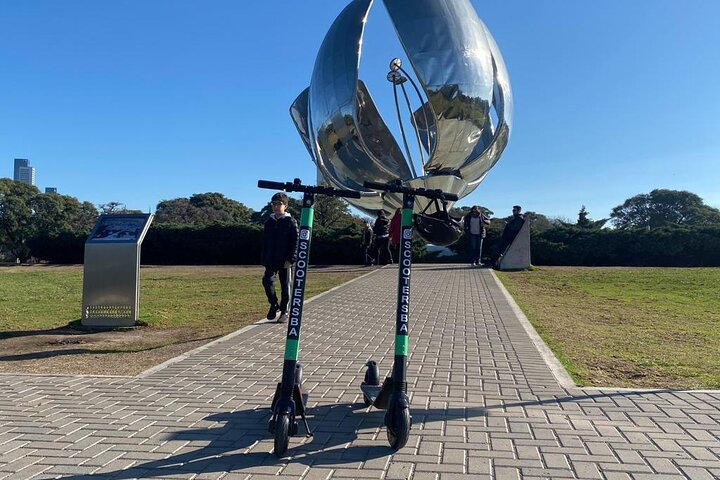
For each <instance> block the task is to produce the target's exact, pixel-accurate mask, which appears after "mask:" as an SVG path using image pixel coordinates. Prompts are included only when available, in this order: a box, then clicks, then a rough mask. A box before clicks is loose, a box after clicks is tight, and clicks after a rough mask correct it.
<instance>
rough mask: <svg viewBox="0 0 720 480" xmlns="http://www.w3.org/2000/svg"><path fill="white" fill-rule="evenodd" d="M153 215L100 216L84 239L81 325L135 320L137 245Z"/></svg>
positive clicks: (112, 324)
mask: <svg viewBox="0 0 720 480" xmlns="http://www.w3.org/2000/svg"><path fill="white" fill-rule="evenodd" d="M152 219H153V216H152V215H150V214H137V215H135V214H133V215H101V216H100V217H99V218H98V221H97V223H96V224H95V228H93V231H92V232H91V233H90V236H89V237H88V239H87V241H86V242H85V268H84V276H83V305H82V315H81V319H82V324H83V325H86V326H95V327H129V326H133V325H135V322H137V319H138V311H139V310H138V305H139V293H140V289H139V279H140V246H141V244H142V241H143V239H144V238H145V234H146V233H147V230H148V228H149V227H150V223H151V222H152Z"/></svg>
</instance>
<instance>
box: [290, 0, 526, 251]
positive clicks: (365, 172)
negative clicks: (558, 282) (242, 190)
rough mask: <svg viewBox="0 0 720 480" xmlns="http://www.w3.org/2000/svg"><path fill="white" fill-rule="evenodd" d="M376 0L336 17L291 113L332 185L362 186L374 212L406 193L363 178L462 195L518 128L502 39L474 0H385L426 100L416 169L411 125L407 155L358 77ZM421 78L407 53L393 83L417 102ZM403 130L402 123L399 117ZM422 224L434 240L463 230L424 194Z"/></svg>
mask: <svg viewBox="0 0 720 480" xmlns="http://www.w3.org/2000/svg"><path fill="white" fill-rule="evenodd" d="M372 3H373V0H352V1H351V2H350V3H349V4H348V5H347V6H346V7H345V9H344V10H343V11H342V12H341V13H340V15H339V16H338V17H337V18H336V19H335V21H334V23H333V24H332V26H331V27H330V30H329V31H328V32H327V34H326V36H325V40H324V41H323V43H322V46H321V47H320V50H319V52H318V55H317V59H316V61H315V67H314V70H313V74H312V79H311V81H310V86H309V87H308V88H306V89H305V90H304V91H303V92H302V93H301V94H300V95H299V96H298V97H297V99H296V100H295V102H293V104H292V106H291V108H290V114H291V116H292V119H293V121H294V123H295V126H296V127H297V129H298V132H299V133H300V136H301V137H302V139H303V141H304V143H305V145H306V147H307V149H308V152H309V153H310V156H311V157H312V159H313V161H314V162H315V164H316V165H317V167H318V170H319V172H320V174H321V175H322V177H323V179H324V181H325V182H327V183H328V184H329V185H330V186H334V187H337V188H343V189H347V188H349V189H354V190H359V191H361V192H362V197H361V198H360V199H349V200H348V201H350V202H351V204H352V205H354V206H355V207H357V208H358V209H360V210H362V211H364V212H366V213H369V214H373V213H375V212H377V211H378V210H381V209H382V210H385V211H389V212H393V211H395V209H396V208H398V207H400V206H401V198H400V197H399V196H397V195H394V194H388V193H385V194H380V193H377V192H374V191H368V190H367V189H365V188H364V187H363V182H365V181H371V182H382V183H387V182H390V181H394V180H396V179H399V180H401V181H402V182H403V184H405V185H407V186H410V187H413V188H421V187H424V188H428V189H441V190H443V191H445V192H450V193H454V194H457V195H458V196H459V197H463V196H465V195H467V194H469V193H470V192H472V191H473V190H474V189H475V188H476V187H477V186H478V185H479V184H480V182H481V181H482V180H483V178H485V176H486V175H487V173H488V171H489V170H490V169H491V168H492V167H493V166H494V165H495V163H497V161H498V160H499V158H500V155H501V154H502V152H503V150H504V148H505V146H506V145H507V142H508V137H509V134H510V128H511V125H512V94H511V91H510V82H509V79H508V74H507V70H506V68H505V64H504V62H503V59H502V56H501V55H500V51H499V50H498V47H497V44H496V43H495V40H494V39H493V38H492V36H491V35H490V32H489V31H488V29H487V27H486V26H485V24H484V23H483V22H482V21H481V20H480V18H478V16H477V13H476V12H475V10H474V8H473V7H472V5H471V4H470V2H469V0H413V1H412V2H409V1H407V0H384V4H385V7H386V8H387V11H388V13H389V14H390V18H391V20H392V22H393V24H394V26H395V30H396V32H397V34H398V36H399V38H400V42H401V43H402V45H403V48H404V50H405V53H406V55H407V57H408V58H409V60H410V63H411V65H412V69H413V71H414V73H415V76H416V77H417V79H418V80H419V82H420V86H421V89H422V93H421V92H420V89H418V88H415V90H416V92H417V94H418V96H419V99H420V102H421V106H420V107H419V108H418V109H416V110H415V111H412V112H411V114H410V115H409V116H410V122H411V124H412V127H413V131H414V135H413V137H414V140H416V141H417V144H418V146H419V147H418V150H419V157H420V165H419V167H420V168H419V170H421V171H419V172H418V171H416V170H417V169H416V168H415V166H414V164H413V160H412V158H411V157H410V150H409V148H408V146H407V143H408V142H407V139H406V138H405V134H404V130H403V135H402V136H403V144H404V146H405V149H404V150H405V154H403V151H402V150H401V149H400V147H399V145H398V143H397V141H396V140H395V138H394V137H393V135H392V134H391V132H390V130H389V129H388V127H387V125H386V124H385V122H384V121H383V119H382V117H381V116H380V113H379V112H378V109H377V108H376V106H375V103H374V102H373V99H372V97H371V96H370V92H369V91H368V89H367V87H366V86H365V84H364V83H363V82H362V81H361V80H359V79H358V71H359V64H360V47H361V44H362V36H363V31H364V26H365V21H366V19H367V15H368V13H369V10H370V7H371V6H372ZM408 79H409V80H410V82H411V84H412V85H413V86H415V84H414V82H412V79H411V78H410V76H409V75H407V72H406V71H405V70H403V68H402V64H401V63H400V61H399V60H397V59H396V60H393V62H392V63H391V65H390V73H388V80H389V81H390V82H391V83H393V87H394V91H395V93H396V97H395V101H396V106H397V107H398V116H400V109H399V105H398V99H397V91H398V87H399V88H401V89H402V93H403V94H404V95H405V100H406V102H405V103H406V104H407V106H408V107H410V103H409V101H408V97H407V91H406V89H405V85H404V83H405V82H406V81H407V80H408ZM400 126H401V128H402V122H401V123H400ZM416 202H417V203H416V207H415V212H416V215H415V224H416V226H417V227H418V231H419V232H420V233H421V234H422V235H423V237H425V238H426V239H427V240H428V241H430V242H432V243H436V244H449V243H452V242H454V241H455V240H457V238H458V237H459V235H460V234H461V233H462V230H461V229H460V228H459V225H458V224H457V222H456V221H455V220H453V219H452V218H450V217H449V216H448V215H447V212H446V208H444V206H440V205H438V204H437V203H434V204H433V203H431V204H429V203H428V201H427V200H425V199H423V198H422V197H417V200H416Z"/></svg>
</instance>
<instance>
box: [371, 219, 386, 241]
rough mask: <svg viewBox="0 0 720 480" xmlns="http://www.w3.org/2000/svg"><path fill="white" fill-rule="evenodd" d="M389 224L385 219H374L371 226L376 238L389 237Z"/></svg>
mask: <svg viewBox="0 0 720 480" xmlns="http://www.w3.org/2000/svg"><path fill="white" fill-rule="evenodd" d="M389 224H390V222H388V219H387V217H378V218H377V219H375V223H374V224H373V233H374V234H375V236H376V237H385V236H388V235H390V228H389Z"/></svg>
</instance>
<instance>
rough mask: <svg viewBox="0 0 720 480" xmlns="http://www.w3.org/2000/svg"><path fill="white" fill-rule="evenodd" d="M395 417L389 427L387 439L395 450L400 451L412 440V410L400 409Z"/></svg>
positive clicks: (395, 413)
mask: <svg viewBox="0 0 720 480" xmlns="http://www.w3.org/2000/svg"><path fill="white" fill-rule="evenodd" d="M393 416H394V417H395V418H393V419H392V420H391V421H390V426H388V427H387V438H388V442H390V446H391V447H392V448H393V450H400V449H401V448H403V447H404V446H405V444H406V443H407V441H408V438H410V409H409V408H398V409H396V410H395V411H394V414H393Z"/></svg>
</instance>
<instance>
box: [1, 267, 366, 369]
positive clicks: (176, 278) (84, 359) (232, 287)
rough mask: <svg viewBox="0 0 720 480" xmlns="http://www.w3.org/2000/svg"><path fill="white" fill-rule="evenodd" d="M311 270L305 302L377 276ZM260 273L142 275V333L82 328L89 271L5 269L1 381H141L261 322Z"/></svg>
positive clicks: (221, 270)
mask: <svg viewBox="0 0 720 480" xmlns="http://www.w3.org/2000/svg"><path fill="white" fill-rule="evenodd" d="M370 271H371V269H368V268H363V267H357V266H331V267H311V269H310V272H309V275H308V283H307V286H306V297H305V298H306V299H308V298H311V297H312V296H314V295H317V294H319V293H321V292H324V291H326V290H328V289H330V288H332V287H335V286H337V285H340V284H342V283H344V282H346V281H348V280H351V279H353V278H356V277H358V276H360V275H364V274H366V273H368V272H370ZM261 276H262V269H261V268H259V267H143V268H142V269H141V273H140V278H141V280H140V286H141V292H140V296H141V305H140V321H141V322H142V323H143V324H144V325H145V326H142V327H137V328H132V329H122V330H104V331H98V330H88V329H86V328H82V326H81V325H80V322H79V320H78V316H79V315H78V312H79V311H80V307H81V305H80V302H81V295H82V267H79V266H75V267H47V266H44V267H43V266H38V267H11V268H0V290H1V291H2V292H3V294H4V295H3V298H2V299H0V319H2V321H1V322H0V373H36V374H72V375H78V374H85V375H122V376H128V375H136V374H138V373H140V372H142V371H144V370H147V369H148V368H151V367H153V366H155V365H158V364H160V363H162V362H164V361H166V360H169V359H171V358H174V357H176V356H178V355H180V354H182V353H185V352H187V351H189V350H192V349H194V348H197V347H199V346H201V345H204V344H206V343H208V342H210V341H212V340H214V339H216V338H220V337H222V336H223V335H226V334H228V333H230V332H232V331H235V330H238V329H240V328H242V327H244V326H246V325H250V324H252V323H254V322H256V321H258V320H260V319H262V318H263V317H264V315H265V313H266V311H267V301H266V299H265V295H264V292H263V290H262V286H261V285H260V278H261Z"/></svg>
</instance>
